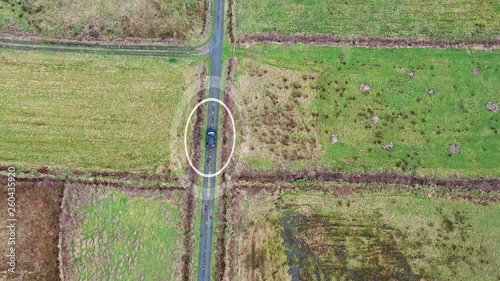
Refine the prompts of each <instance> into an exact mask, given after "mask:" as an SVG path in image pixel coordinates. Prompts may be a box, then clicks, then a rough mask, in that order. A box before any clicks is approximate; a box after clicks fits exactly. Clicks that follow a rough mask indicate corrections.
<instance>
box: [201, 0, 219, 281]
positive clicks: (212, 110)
mask: <svg viewBox="0 0 500 281" xmlns="http://www.w3.org/2000/svg"><path fill="white" fill-rule="evenodd" d="M214 2H215V3H214V11H215V13H214V23H213V33H212V40H211V44H210V45H211V46H210V62H211V65H210V85H209V89H208V93H209V97H211V98H216V99H220V89H221V84H220V80H221V79H220V78H221V74H222V40H223V37H224V0H214ZM207 120H208V121H207V123H208V126H210V127H212V128H215V129H218V125H219V103H217V102H209V103H208V119H207ZM217 132H218V130H217ZM216 156H217V146H216V147H214V148H206V149H205V166H204V173H205V174H211V173H215V172H216V171H217V167H216V164H217V161H216V159H217V157H216ZM215 190H216V189H215V177H211V178H207V177H204V178H203V192H202V194H203V195H202V208H201V230H200V248H199V249H200V252H199V260H198V280H199V281H209V280H210V265H211V260H212V231H213V217H214V193H215Z"/></svg>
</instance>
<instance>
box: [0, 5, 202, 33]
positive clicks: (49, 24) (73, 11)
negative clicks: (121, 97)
mask: <svg viewBox="0 0 500 281" xmlns="http://www.w3.org/2000/svg"><path fill="white" fill-rule="evenodd" d="M205 3H206V2H205V1H203V0H188V1H184V0H174V1H172V0H168V1H167V0H138V1H125V2H124V1H121V0H104V1H100V0H83V1H70V0H63V1H58V2H57V3H54V2H53V1H50V0H41V1H13V0H11V1H9V0H5V1H2V2H1V3H0V30H1V31H3V32H5V33H9V32H14V33H18V32H23V33H25V34H39V35H41V34H43V35H57V36H63V37H68V38H71V37H76V38H93V39H106V40H109V39H111V40H113V39H119V38H124V39H125V38H131V37H132V38H143V39H165V38H173V39H180V40H186V39H200V38H201V36H202V33H203V25H204V20H205V11H206V9H207V8H208V7H206V6H205Z"/></svg>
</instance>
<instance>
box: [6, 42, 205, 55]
mask: <svg viewBox="0 0 500 281" xmlns="http://www.w3.org/2000/svg"><path fill="white" fill-rule="evenodd" d="M208 47H209V43H207V44H205V45H203V46H200V47H189V46H162V45H122V44H100V43H79V42H54V41H33V40H18V39H8V38H0V48H4V49H13V50H24V51H48V52H60V53H85V54H102V55H126V56H156V57H187V56H203V55H207V52H206V50H207V48H208Z"/></svg>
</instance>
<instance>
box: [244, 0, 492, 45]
mask: <svg viewBox="0 0 500 281" xmlns="http://www.w3.org/2000/svg"><path fill="white" fill-rule="evenodd" d="M499 13H500V4H499V3H498V1H494V0H469V1H443V0H440V1H432V0H418V1H410V0H403V1H401V0H370V1H363V0H356V1H340V0H320V1H312V0H308V1H304V0H293V1H287V0H252V1H237V4H236V18H237V21H236V24H237V28H236V29H237V34H238V36H239V37H244V36H245V35H248V34H252V33H256V32H276V33H280V34H290V33H323V34H332V35H336V36H342V37H359V36H370V37H392V38H394V37H397V38H413V39H431V40H435V39H438V40H439V39H448V40H451V39H461V40H479V39H481V40H482V39H491V38H494V37H498V36H499V35H500V28H499V27H500V18H499V17H498V14H499Z"/></svg>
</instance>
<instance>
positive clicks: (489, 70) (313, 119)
mask: <svg viewBox="0 0 500 281" xmlns="http://www.w3.org/2000/svg"><path fill="white" fill-rule="evenodd" d="M238 55H239V69H238V76H237V78H236V84H237V95H236V96H237V100H236V105H237V106H236V109H237V113H236V115H237V118H238V121H237V124H238V125H237V126H238V131H239V141H238V143H239V148H238V149H237V155H236V157H237V159H238V161H241V162H242V163H244V165H246V166H247V167H248V168H250V169H251V170H267V169H278V168H285V169H292V170H297V169H310V168H315V167H325V168H329V169H339V170H343V171H348V172H359V171H361V172H363V171H365V172H380V171H402V172H405V173H420V174H423V175H432V174H434V175H439V176H447V175H451V174H458V175H462V176H472V175H493V176H498V175H500V174H499V172H500V163H499V162H498V155H499V154H500V150H499V138H498V130H499V129H500V128H499V127H498V126H499V124H500V115H499V113H498V112H492V111H490V110H488V108H487V106H486V104H487V103H488V102H489V101H492V102H493V103H499V102H500V96H499V95H498V88H499V87H500V80H499V76H498V73H499V68H500V64H499V62H498V59H497V58H498V55H499V53H498V51H492V52H481V51H477V52H466V51H465V50H432V49H392V50H387V49H364V48H350V47H346V48H329V47H313V46H301V45H294V46H291V47H289V48H284V47H282V46H277V45H266V46H252V47H249V48H247V49H244V50H243V49H242V50H238ZM332 134H334V135H335V136H334V137H332ZM389 143H392V145H393V146H392V147H391V146H390V145H389V146H385V149H384V148H383V145H387V144H389Z"/></svg>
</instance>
